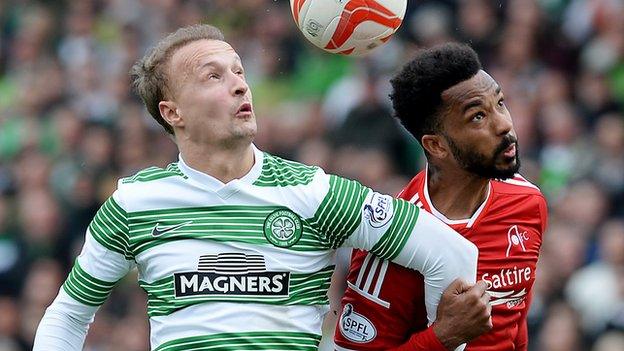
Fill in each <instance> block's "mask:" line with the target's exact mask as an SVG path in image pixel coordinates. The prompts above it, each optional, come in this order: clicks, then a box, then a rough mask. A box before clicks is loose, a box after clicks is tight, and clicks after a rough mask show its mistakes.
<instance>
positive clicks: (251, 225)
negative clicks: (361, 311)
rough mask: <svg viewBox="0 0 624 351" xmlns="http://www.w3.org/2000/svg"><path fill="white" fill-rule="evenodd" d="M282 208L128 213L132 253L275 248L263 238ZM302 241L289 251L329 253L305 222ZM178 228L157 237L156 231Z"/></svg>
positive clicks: (182, 209) (265, 207)
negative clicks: (199, 244)
mask: <svg viewBox="0 0 624 351" xmlns="http://www.w3.org/2000/svg"><path fill="white" fill-rule="evenodd" d="M283 208H285V207H283V206H209V207H186V208H173V209H162V210H151V211H141V212H130V213H128V224H129V229H130V230H129V235H130V239H129V242H130V249H131V251H132V253H133V255H134V256H136V255H138V254H140V253H141V252H144V251H145V250H148V249H151V248H153V247H155V246H158V245H161V244H164V243H167V242H171V241H175V240H188V239H198V240H212V241H219V242H239V243H248V244H255V245H273V244H271V243H270V242H269V241H268V240H267V238H266V237H265V236H264V230H263V228H264V221H265V219H266V218H267V216H268V215H269V214H270V213H271V212H273V211H275V210H277V209H283ZM302 224H303V234H302V236H301V239H300V240H299V241H298V242H297V243H296V244H295V245H293V246H291V247H289V248H288V249H289V250H295V251H317V250H327V249H328V246H327V245H324V244H323V241H322V240H321V236H320V234H319V233H318V232H317V230H316V229H315V228H314V227H313V226H311V225H310V224H309V223H308V222H307V221H306V220H304V219H302ZM156 226H158V228H160V229H161V230H163V229H162V228H165V230H166V228H173V227H175V226H179V227H178V228H176V229H174V230H171V231H169V232H165V233H164V234H162V235H158V236H154V235H153V230H154V228H155V227H156Z"/></svg>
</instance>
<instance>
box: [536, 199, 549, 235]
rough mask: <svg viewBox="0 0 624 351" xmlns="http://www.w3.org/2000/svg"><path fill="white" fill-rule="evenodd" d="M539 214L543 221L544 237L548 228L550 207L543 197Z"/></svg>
mask: <svg viewBox="0 0 624 351" xmlns="http://www.w3.org/2000/svg"><path fill="white" fill-rule="evenodd" d="M538 206H539V213H540V217H541V220H542V228H541V229H542V233H541V234H542V235H544V232H545V231H546V227H547V226H548V205H547V204H546V199H545V198H544V197H543V196H542V198H541V201H539V203H538Z"/></svg>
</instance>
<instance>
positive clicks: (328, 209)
mask: <svg viewBox="0 0 624 351" xmlns="http://www.w3.org/2000/svg"><path fill="white" fill-rule="evenodd" d="M369 191H370V189H369V188H367V187H365V186H362V185H361V184H360V183H358V182H356V181H354V180H349V179H345V178H341V177H338V176H335V175H330V178H329V191H328V192H327V195H326V196H325V198H324V199H323V201H322V202H321V204H320V205H319V207H318V209H317V210H316V213H315V214H314V217H313V218H311V219H310V220H309V222H310V224H311V225H312V226H313V227H315V228H316V229H317V230H318V231H319V232H320V233H324V235H325V238H326V239H325V240H326V244H327V245H329V247H331V248H334V249H335V248H337V247H339V246H340V245H342V243H343V242H344V241H345V240H346V239H347V238H348V237H349V236H350V235H351V234H352V233H353V232H354V231H355V229H356V228H357V227H358V226H359V225H360V222H361V221H362V216H361V212H362V204H363V203H364V200H365V199H366V195H367V194H368V192H369Z"/></svg>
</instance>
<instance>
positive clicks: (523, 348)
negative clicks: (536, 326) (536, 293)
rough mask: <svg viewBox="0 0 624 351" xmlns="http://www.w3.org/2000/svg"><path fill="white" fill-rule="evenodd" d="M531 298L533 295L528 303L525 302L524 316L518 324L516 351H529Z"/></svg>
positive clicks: (528, 297)
mask: <svg viewBox="0 0 624 351" xmlns="http://www.w3.org/2000/svg"><path fill="white" fill-rule="evenodd" d="M531 297H532V294H531V293H529V295H528V296H527V299H526V301H524V303H525V304H526V307H525V309H524V311H522V316H521V317H520V321H519V322H518V334H517V335H516V340H515V341H514V344H515V346H516V351H527V350H528V347H529V329H528V326H527V316H528V314H529V307H531Z"/></svg>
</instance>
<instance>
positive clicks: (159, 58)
mask: <svg viewBox="0 0 624 351" xmlns="http://www.w3.org/2000/svg"><path fill="white" fill-rule="evenodd" d="M134 76H135V84H136V88H137V91H138V93H139V95H140V96H141V97H142V98H143V100H144V102H145V104H146V107H147V109H148V111H149V112H150V114H151V115H152V117H154V119H155V120H156V121H157V122H158V123H160V124H161V125H162V126H163V128H164V129H165V130H166V131H167V132H168V133H169V134H171V135H172V136H173V138H174V140H175V142H176V144H177V146H178V148H179V150H180V160H179V161H178V162H177V163H175V164H172V165H170V167H168V168H167V169H166V170H162V169H160V170H148V173H147V174H145V173H143V174H138V175H137V176H134V177H130V178H126V179H124V180H122V181H120V182H119V183H118V189H117V191H116V192H115V193H114V194H113V195H112V196H111V197H110V198H109V200H107V202H106V203H105V204H104V205H103V206H102V208H101V209H100V211H98V215H96V217H95V218H94V220H93V222H92V224H91V225H90V226H89V229H88V230H87V235H86V241H85V246H84V248H83V251H82V253H81V255H80V256H79V257H78V259H77V260H76V264H75V265H74V268H73V269H72V273H70V276H69V277H68V279H67V281H66V283H65V284H64V285H63V287H62V288H61V289H60V291H59V295H58V296H57V298H56V299H55V301H54V302H53V303H52V305H51V306H50V307H49V308H48V309H47V311H46V314H45V315H44V317H43V319H42V321H41V323H40V325H39V328H38V330H37V335H36V338H35V347H34V350H46V351H47V350H80V349H81V348H82V344H83V342H84V338H85V335H86V332H87V329H88V325H89V323H91V322H92V321H93V317H94V314H95V312H96V311H97V308H98V307H99V306H100V305H101V304H102V303H103V301H104V300H105V299H106V297H107V296H108V294H109V293H110V291H111V289H112V288H113V286H114V284H115V282H117V281H119V279H121V278H122V277H123V276H124V275H125V274H126V273H127V272H128V271H129V270H130V269H132V268H134V267H137V268H138V271H139V276H140V283H141V284H142V287H144V289H146V291H147V292H148V314H149V315H150V323H151V344H152V348H153V349H155V350H159V351H160V350H172V349H176V350H178V349H179V350H182V349H184V350H187V349H191V348H192V349H194V350H204V349H206V350H212V349H216V348H219V349H222V350H234V349H240V347H241V346H240V345H246V346H245V347H247V348H250V349H260V348H262V347H264V346H265V344H266V340H267V339H269V341H270V342H271V343H272V344H273V345H279V348H281V349H299V350H312V349H314V348H315V347H316V346H317V345H318V340H319V339H320V321H321V320H322V317H323V315H324V311H326V308H327V306H326V302H325V299H324V294H319V296H316V295H312V296H311V294H310V290H311V289H317V290H318V289H320V290H322V289H326V287H325V284H327V285H328V284H329V277H330V276H331V275H330V274H329V275H327V274H325V273H326V271H327V270H329V269H333V265H332V259H333V250H334V249H335V248H337V247H339V246H347V245H349V246H351V247H362V248H367V249H369V250H375V249H379V252H383V253H384V254H385V253H388V256H389V257H390V258H391V259H393V260H395V261H397V262H401V263H402V264H404V265H405V266H408V267H411V268H413V269H418V270H420V271H422V272H423V274H424V275H425V276H427V277H428V278H430V279H431V280H430V282H429V283H430V285H429V286H430V287H432V289H431V290H430V292H431V291H433V292H435V293H429V294H428V296H429V297H430V299H429V306H431V308H430V309H429V310H433V311H434V314H435V311H436V308H435V307H436V306H440V307H439V308H438V311H444V310H445V309H454V308H455V306H457V305H462V309H461V310H460V311H461V312H462V313H465V315H466V316H467V317H470V318H471V320H472V321H473V322H474V323H475V324H476V325H475V326H471V328H470V329H481V330H484V329H487V328H488V327H489V321H488V318H489V309H488V308H487V304H486V302H487V301H488V299H489V295H488V294H487V293H485V285H484V283H479V284H476V285H474V286H468V285H467V284H465V283H462V282H455V283H453V284H452V285H451V286H450V287H449V288H448V289H447V290H446V292H444V294H443V295H442V291H443V290H444V288H445V287H446V286H447V285H449V284H450V283H451V282H453V280H454V279H455V278H456V277H458V276H460V277H463V278H464V279H466V280H471V279H472V281H474V272H475V271H476V260H477V250H476V248H475V247H474V245H473V244H471V243H470V242H468V241H467V240H465V239H463V238H461V237H460V236H458V235H457V233H455V232H453V231H452V230H450V229H449V228H448V227H446V226H444V225H443V224H442V223H440V222H439V220H437V219H435V218H433V216H431V215H430V214H427V213H425V212H424V211H418V209H417V208H416V207H415V206H412V205H409V204H406V203H405V202H402V201H398V200H392V199H391V198H390V197H386V196H385V195H381V194H378V193H375V192H374V191H372V190H370V189H366V188H364V187H362V186H361V185H359V184H356V182H352V181H348V180H344V179H342V178H340V177H336V176H330V175H327V174H325V173H324V172H323V171H322V170H321V169H318V168H314V167H307V166H304V165H300V164H296V163H294V162H291V161H286V160H283V159H279V158H277V157H274V156H272V155H270V154H268V153H262V152H261V151H259V150H258V149H257V148H255V146H254V145H253V144H252V142H253V139H254V137H255V135H256V130H257V126H256V117H255V114H254V111H253V105H252V95H251V90H250V89H249V86H248V84H247V82H246V80H245V75H244V70H243V65H242V63H241V59H240V57H239V56H238V55H237V53H236V52H235V50H234V49H233V48H232V47H231V46H230V45H229V44H228V43H227V42H225V41H224V39H223V36H222V34H221V33H220V31H219V30H218V29H216V28H214V27H212V26H208V25H197V26H190V27H186V28H181V29H179V30H178V31H176V32H175V33H172V34H171V35H170V36H169V37H167V38H164V39H163V40H162V41H161V42H160V43H159V44H158V45H157V46H156V47H155V48H153V49H152V51H150V53H148V54H147V55H146V56H145V57H144V58H143V59H142V60H141V61H139V62H138V63H137V65H135V67H134ZM265 166H266V167H265ZM267 169H268V171H267ZM302 170H303V171H302ZM305 172H308V174H307V175H306V174H305ZM293 179H294V180H293ZM291 182H295V185H293V184H292V183H291ZM342 184H346V185H344V186H343V185H342ZM345 194H346V195H345ZM347 196H349V197H350V198H348V199H347V198H346V197H347ZM215 204H216V205H215ZM252 205H253V206H252ZM228 206H229V207H228ZM391 206H392V207H391ZM241 207H244V208H245V209H244V210H240V208H241ZM265 207H271V208H273V207H279V209H277V210H275V211H273V212H271V213H272V214H275V213H278V214H279V213H286V214H279V216H281V217H280V218H281V219H280V221H281V223H278V221H277V220H273V219H271V215H270V214H267V215H266V217H263V218H261V219H262V220H263V222H260V223H259V225H256V224H254V223H247V220H249V218H251V219H253V218H254V217H253V216H256V217H258V215H257V213H262V212H261V211H263V210H262V209H263V208H265ZM224 208H225V209H224ZM367 208H372V209H374V210H379V211H378V212H373V213H378V214H379V213H381V214H382V215H383V216H377V217H374V218H373V217H371V216H368V215H370V213H369V212H367V210H366V209H367ZM341 211H343V212H341ZM410 211H411V212H410ZM232 212H234V213H237V215H231V214H229V213H232ZM239 212H242V213H239ZM224 213H225V214H224ZM247 213H251V214H252V215H249V216H247V217H241V216H246V215H247ZM410 213H411V215H410ZM228 214H229V215H228ZM416 215H417V217H416ZM276 216H277V215H276ZM367 216H368V217H367ZM171 218H174V219H171ZM179 218H182V219H179ZM214 218H217V221H216V222H215V219H214ZM241 218H243V219H242V220H241ZM202 220H203V221H204V222H203V223H204V224H202V222H201V221H202ZM196 221H197V222H199V224H195V222H196ZM237 221H238V222H237ZM271 221H272V222H271ZM163 222H164V223H163ZM240 222H244V223H240ZM286 222H288V223H289V224H291V225H292V226H291V227H286ZM215 223H216V224H215ZM263 223H264V224H263ZM267 223H268V224H267ZM409 223H412V224H409ZM394 224H396V225H394ZM232 226H233V227H232ZM250 226H253V229H249V227H250ZM241 227H242V228H243V229H242V230H241V229H238V228H241ZM258 227H260V228H258ZM274 227H279V228H281V229H279V228H278V229H274ZM231 228H234V229H233V230H232V229H231ZM239 230H240V232H239ZM243 230H245V232H244V233H242V231H243ZM278 230H279V231H278ZM276 231H277V232H276ZM297 231H298V232H297ZM231 232H234V234H229V233H231ZM425 232H426V233H429V232H436V233H438V235H439V236H440V238H439V239H437V240H433V239H431V238H430V237H429V236H427V235H421V234H424V233H425ZM416 234H418V235H416ZM226 235H227V236H228V237H227V240H224V239H223V237H224V236H226ZM252 235H253V237H252V239H253V240H251V241H250V240H248V239H247V237H249V236H252ZM297 235H298V236H297ZM304 235H305V236H306V237H305V238H303V236H304ZM246 236H247V237H246ZM287 239H288V240H289V239H293V240H292V241H287ZM245 240H247V241H245ZM309 247H312V249H309ZM250 253H251V254H253V255H254V256H255V258H254V259H260V260H261V262H262V263H256V264H255V265H254V267H255V268H257V267H258V266H260V267H261V268H257V269H260V270H262V272H261V273H257V272H256V273H254V272H250V271H249V270H248V268H250V267H248V266H244V267H242V268H244V269H245V272H247V273H245V275H242V276H240V275H236V276H234V275H232V274H228V273H227V272H226V273H223V271H221V270H220V269H221V268H219V267H221V266H218V267H217V269H214V267H213V269H212V270H211V271H208V272H205V271H200V270H201V269H202V267H201V266H202V264H203V263H202V262H204V263H205V264H207V265H211V264H216V263H210V261H209V256H219V255H223V254H226V255H230V256H231V255H238V256H237V257H240V256H241V255H242V256H244V257H247V255H248V254H250ZM202 258H205V260H204V261H202ZM198 259H199V261H198ZM245 259H247V258H245ZM218 260H219V258H218V257H217V261H218ZM224 260H226V262H225V266H224V268H225V269H232V268H241V267H239V266H238V265H237V263H232V262H231V261H227V258H224ZM198 262H199V264H198ZM206 262H207V263H206ZM245 264H246V263H245ZM265 264H266V266H265ZM198 265H199V266H198ZM252 268H253V267H252ZM265 268H266V271H264V269H265ZM319 272H321V273H322V274H325V275H323V276H322V279H319V278H314V280H312V281H313V282H318V284H314V285H311V284H310V285H309V286H308V285H305V284H307V283H308V281H306V280H305V279H302V278H300V277H301V276H304V277H305V276H314V277H317V276H318V275H319V274H320V273H319ZM273 273H280V274H279V275H272V277H273V278H271V279H277V280H276V283H273V280H271V279H269V280H268V281H267V280H266V279H265V280H262V278H266V277H265V276H262V274H273ZM258 274H260V275H261V276H258ZM214 275H218V277H217V278H214V277H213V276H214ZM286 277H292V280H291V282H290V283H289V284H290V285H286V284H287V283H285V281H286V279H287V278H286ZM213 278H214V279H213ZM243 278H249V279H245V280H244V281H245V282H247V283H245V284H244V283H242V281H243V280H242V279H243ZM211 279H213V280H211ZM253 279H256V280H253ZM224 281H231V282H233V283H231V284H229V285H228V286H227V287H226V286H225V285H223V284H224ZM258 281H263V283H257V282H258ZM295 283H296V284H295ZM297 284H298V285H297ZM302 284H304V285H302ZM302 286H303V287H302ZM324 287H325V288H324ZM289 288H290V289H289ZM258 292H262V293H264V295H262V294H258ZM321 292H322V291H321ZM325 293H326V291H325ZM267 294H268V295H267ZM271 294H272V295H271ZM441 295H442V296H441ZM189 297H192V298H189ZM440 298H441V300H439V299H440ZM314 299H318V300H314ZM241 301H243V302H241ZM310 301H312V302H310ZM438 301H441V303H440V304H438ZM474 316H477V317H478V318H474ZM453 333H457V334H459V335H462V334H461V332H460V331H454V332H453ZM189 345H194V346H193V347H191V346H189ZM276 347H277V346H276Z"/></svg>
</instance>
